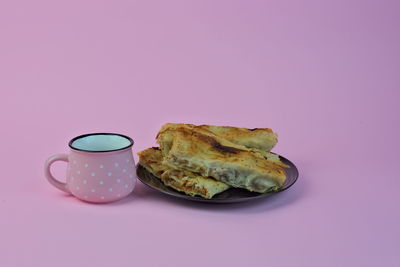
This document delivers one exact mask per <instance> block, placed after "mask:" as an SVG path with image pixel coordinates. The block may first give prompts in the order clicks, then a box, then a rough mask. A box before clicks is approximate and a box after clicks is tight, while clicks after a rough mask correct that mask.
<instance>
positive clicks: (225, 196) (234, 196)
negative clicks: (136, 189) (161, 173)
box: [137, 156, 299, 203]
mask: <svg viewBox="0 0 400 267" xmlns="http://www.w3.org/2000/svg"><path fill="white" fill-rule="evenodd" d="M279 158H280V159H281V161H282V162H283V163H285V164H287V165H289V166H290V168H285V172H286V181H285V184H284V185H283V186H282V188H281V189H280V190H279V191H275V192H268V193H254V192H250V191H247V190H245V189H240V188H230V189H228V190H226V191H224V192H221V193H219V194H217V195H215V196H213V197H212V198H211V199H207V198H203V197H200V196H194V197H192V196H189V195H186V194H184V193H181V192H179V191H176V190H175V189H173V188H171V187H168V186H166V185H164V184H163V183H162V182H161V180H160V179H159V178H157V177H155V176H154V175H153V174H151V173H150V172H148V171H147V170H146V169H145V168H144V167H142V166H141V165H139V164H138V167H137V176H138V178H139V180H140V181H142V183H144V184H145V185H147V186H149V187H151V188H153V189H155V190H157V191H160V192H162V193H165V194H167V195H170V196H174V197H178V198H183V199H186V200H192V201H201V202H207V203H235V202H243V201H248V200H254V199H260V198H264V197H266V196H270V195H273V194H276V193H279V192H282V191H284V190H286V189H288V188H289V187H291V186H292V185H293V184H294V183H295V182H296V180H297V177H298V176H299V171H298V170H297V168H296V166H295V165H294V164H293V163H292V162H291V161H290V160H288V159H286V158H284V157H282V156H279Z"/></svg>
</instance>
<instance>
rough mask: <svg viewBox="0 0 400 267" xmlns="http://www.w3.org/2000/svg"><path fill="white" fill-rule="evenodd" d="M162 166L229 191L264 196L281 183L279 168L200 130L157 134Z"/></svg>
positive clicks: (257, 155)
mask: <svg viewBox="0 0 400 267" xmlns="http://www.w3.org/2000/svg"><path fill="white" fill-rule="evenodd" d="M157 142H158V143H159V144H160V147H161V149H162V150H163V155H164V160H163V163H164V164H165V165H167V166H169V167H171V168H174V169H179V170H186V171H191V172H195V173H199V174H201V175H202V176H210V177H213V178H215V179H216V180H218V181H221V182H224V183H226V184H228V185H230V186H233V187H239V188H244V189H247V190H249V191H253V192H259V193H264V192H268V191H274V190H278V189H279V188H280V187H281V186H282V185H283V184H284V182H285V180H286V175H285V171H284V168H283V166H282V165H284V164H283V163H281V164H279V162H280V161H279V158H278V162H276V161H275V162H274V161H273V160H270V159H268V158H265V157H264V156H262V155H261V154H260V153H258V152H256V151H252V150H250V149H248V148H246V147H244V146H241V145H237V144H234V143H232V142H230V141H228V140H226V139H224V138H221V137H219V136H217V135H215V134H213V133H211V132H209V131H204V130H203V129H196V128H192V129H189V128H187V127H180V128H179V127H176V128H174V129H170V130H164V131H162V132H160V133H159V134H158V138H157Z"/></svg>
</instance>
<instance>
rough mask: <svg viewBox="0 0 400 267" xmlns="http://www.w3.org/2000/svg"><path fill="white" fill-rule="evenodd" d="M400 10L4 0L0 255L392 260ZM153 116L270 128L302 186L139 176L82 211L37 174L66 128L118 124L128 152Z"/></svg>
mask: <svg viewBox="0 0 400 267" xmlns="http://www.w3.org/2000/svg"><path fill="white" fill-rule="evenodd" d="M399 9H400V4H399V1H396V0H394V1H354V0H346V1H321V0H314V1H285V0H283V1H282V0H279V1H218V0H209V1H157V2H156V1H130V0H121V1H111V0H109V1H104V0H96V1H95V0H79V1H78V0H70V1H50V0H46V1H44V0H37V1H28V0H2V1H0V90H1V91H0V94H1V95H0V101H1V103H0V122H1V138H0V147H1V150H2V153H1V156H0V162H1V185H0V214H1V218H0V266H4V267H9V266H18V267H21V266H22V267H23V266H42V267H43V266H100V267H102V266H274V267H280V266H307V267H309V266H385V267H391V266H393V267H394V266H400V254H399V253H398V252H399V248H400V227H399V224H400V208H399V201H400V194H399V186H400V180H399V172H398V170H397V168H398V165H399V163H400V162H399V161H400V160H399V159H400V156H399V149H400V142H399V136H400V126H399V115H400V108H399V104H398V102H399V99H400V93H399V92H400V91H399V90H400V88H399V87H400V71H399V70H400V30H399V27H400V17H399ZM165 122H191V123H207V124H217V125H235V126H243V127H251V128H254V127H271V128H273V129H274V130H275V131H277V132H278V133H279V137H280V142H279V144H278V146H277V147H276V149H275V152H277V153H280V154H282V155H284V156H286V157H287V158H289V159H290V160H292V161H293V162H294V163H295V164H297V166H298V167H299V170H300V173H301V174H300V178H299V181H298V183H297V184H295V186H294V187H292V188H291V189H290V190H288V191H287V192H284V193H282V194H279V195H277V196H275V197H271V198H269V199H265V200H263V201H259V202H253V203H246V204H235V205H205V204H199V203H192V202H183V201H180V200H176V199H172V198H170V197H167V196H164V195H162V194H160V193H158V192H155V191H153V190H151V189H149V188H147V187H145V186H144V185H143V184H141V183H138V185H137V187H136V188H135V191H134V194H132V195H131V196H130V197H128V198H126V199H124V200H122V201H120V202H117V203H113V204H107V205H91V204H85V203H82V202H80V201H78V200H76V199H74V198H72V197H69V196H66V195H65V194H64V193H62V192H61V191H59V190H57V189H55V188H53V187H52V186H51V185H50V184H49V183H48V182H47V181H46V180H45V178H44V175H43V164H44V161H45V160H46V158H47V157H48V156H50V155H51V154H54V153H60V152H67V151H68V149H67V142H68V140H70V139H71V138H73V137H74V136H76V135H79V134H83V133H88V132H96V131H109V132H118V133H123V134H127V135H129V136H131V137H132V138H133V139H134V140H135V142H136V144H135V146H134V153H135V154H136V152H138V151H139V150H141V149H144V148H146V147H149V146H153V145H154V144H155V142H154V137H155V134H156V132H157V131H158V129H159V127H160V126H161V125H162V124H163V123H165ZM136 159H137V157H136ZM53 169H54V173H55V175H56V176H58V177H59V178H60V179H62V177H63V176H64V175H65V174H64V172H65V164H64V163H59V164H56V166H54V168H53Z"/></svg>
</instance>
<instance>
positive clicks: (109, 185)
mask: <svg viewBox="0 0 400 267" xmlns="http://www.w3.org/2000/svg"><path fill="white" fill-rule="evenodd" d="M101 154H103V153H99V154H89V153H78V152H75V151H72V152H71V154H70V164H69V165H68V176H67V184H68V188H69V189H70V191H71V193H72V194H73V195H75V196H76V197H78V198H80V199H83V200H85V201H89V202H97V203H99V202H110V201H115V200H118V199H121V198H122V197H125V196H127V195H128V194H130V193H131V192H132V190H133V188H134V186H135V183H136V167H135V162H134V159H133V155H132V151H131V150H127V151H121V153H114V154H112V153H110V154H108V153H104V154H103V155H101ZM127 155H129V156H128V157H127Z"/></svg>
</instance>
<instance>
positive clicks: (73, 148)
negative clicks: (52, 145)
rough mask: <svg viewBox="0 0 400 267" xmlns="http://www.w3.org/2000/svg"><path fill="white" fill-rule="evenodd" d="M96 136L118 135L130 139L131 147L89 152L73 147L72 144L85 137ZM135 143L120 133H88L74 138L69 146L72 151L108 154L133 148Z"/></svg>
mask: <svg viewBox="0 0 400 267" xmlns="http://www.w3.org/2000/svg"><path fill="white" fill-rule="evenodd" d="M94 135H117V136H120V137H123V138H125V139H128V141H129V142H130V144H129V145H127V146H124V147H122V148H118V149H112V150H87V149H81V148H76V147H73V146H72V143H73V142H74V141H76V140H78V139H81V138H84V137H88V136H94ZM134 143H135V142H134V141H133V139H132V138H130V137H129V136H127V135H123V134H118V133H88V134H82V135H79V136H76V137H74V138H72V139H71V141H69V142H68V146H69V147H70V148H71V149H72V150H76V151H81V152H89V153H107V152H115V151H120V150H125V149H127V148H130V147H132V146H133V144H134Z"/></svg>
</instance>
